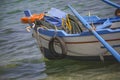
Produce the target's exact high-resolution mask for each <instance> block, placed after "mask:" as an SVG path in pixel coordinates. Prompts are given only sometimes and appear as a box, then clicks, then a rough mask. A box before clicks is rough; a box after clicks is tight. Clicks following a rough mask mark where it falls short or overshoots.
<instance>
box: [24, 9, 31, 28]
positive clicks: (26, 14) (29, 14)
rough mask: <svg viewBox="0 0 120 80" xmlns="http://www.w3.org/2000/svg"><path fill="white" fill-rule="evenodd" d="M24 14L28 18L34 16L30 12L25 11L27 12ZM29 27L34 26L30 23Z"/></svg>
mask: <svg viewBox="0 0 120 80" xmlns="http://www.w3.org/2000/svg"><path fill="white" fill-rule="evenodd" d="M24 14H25V16H26V17H30V16H32V14H31V11H30V10H25V11H24ZM29 25H30V26H33V24H31V23H29Z"/></svg>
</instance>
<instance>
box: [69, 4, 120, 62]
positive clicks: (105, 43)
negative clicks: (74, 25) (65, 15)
mask: <svg viewBox="0 0 120 80" xmlns="http://www.w3.org/2000/svg"><path fill="white" fill-rule="evenodd" d="M68 6H69V8H70V9H71V10H72V12H73V13H74V15H75V16H76V17H77V18H78V19H79V21H80V22H82V23H83V25H84V27H86V28H87V29H88V30H90V31H91V32H92V33H93V35H94V36H95V37H96V38H97V39H98V40H99V41H100V42H101V43H102V44H103V45H104V46H105V48H106V49H107V50H108V51H109V52H110V53H111V54H112V55H113V56H114V57H115V58H116V59H117V60H118V61H119V62H120V55H119V53H118V52H117V51H116V50H115V49H113V48H112V47H111V46H110V45H109V44H108V43H107V42H106V41H105V40H104V39H103V38H102V37H101V36H100V35H99V34H98V33H97V32H96V31H95V30H93V29H92V27H91V26H90V25H89V24H88V22H87V21H86V20H85V19H84V18H83V17H82V16H81V15H80V14H79V13H78V12H77V11H76V10H75V9H74V8H72V7H71V6H70V5H68Z"/></svg>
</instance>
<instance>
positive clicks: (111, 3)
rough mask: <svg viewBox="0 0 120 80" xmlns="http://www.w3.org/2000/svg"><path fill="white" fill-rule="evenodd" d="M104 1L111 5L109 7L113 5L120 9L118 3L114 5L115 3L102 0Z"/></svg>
mask: <svg viewBox="0 0 120 80" xmlns="http://www.w3.org/2000/svg"><path fill="white" fill-rule="evenodd" d="M102 1H103V2H105V3H107V4H109V5H111V6H113V7H116V8H119V9H120V5H118V4H116V3H113V2H111V1H109V0H102Z"/></svg>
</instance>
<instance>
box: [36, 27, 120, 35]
mask: <svg viewBox="0 0 120 80" xmlns="http://www.w3.org/2000/svg"><path fill="white" fill-rule="evenodd" d="M38 32H39V33H40V34H44V35H47V36H54V35H55V33H57V36H60V37H78V36H81V37H83V36H93V34H92V33H91V32H89V31H88V30H86V31H83V32H82V33H78V34H67V33H66V32H65V31H64V30H57V31H55V30H54V29H49V30H46V29H43V28H40V29H39V30H38ZM97 33H98V34H100V35H103V34H114V33H120V28H118V29H116V30H112V29H101V30H97Z"/></svg>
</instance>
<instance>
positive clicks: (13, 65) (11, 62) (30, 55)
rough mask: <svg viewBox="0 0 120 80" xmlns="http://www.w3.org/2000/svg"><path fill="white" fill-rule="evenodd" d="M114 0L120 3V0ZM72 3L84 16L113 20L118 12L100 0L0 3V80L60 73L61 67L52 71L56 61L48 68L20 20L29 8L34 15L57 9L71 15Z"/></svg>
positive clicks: (12, 0)
mask: <svg viewBox="0 0 120 80" xmlns="http://www.w3.org/2000/svg"><path fill="white" fill-rule="evenodd" d="M112 1H114V2H116V3H119V4H120V1H119V0H112ZM68 2H69V3H70V4H71V3H72V5H73V7H74V8H75V9H77V11H78V12H80V13H81V14H82V15H88V12H89V11H90V12H91V15H93V14H96V15H98V16H101V17H110V16H113V12H114V10H115V8H112V7H111V6H108V5H105V3H102V2H101V1H100V0H97V1H96V0H90V1H88V0H74V1H73V0H37V1H34V0H0V80H9V79H11V80H12V79H15V80H16V79H17V80H29V79H30V80H38V79H43V78H45V77H47V74H46V73H45V72H44V71H45V69H46V66H47V67H48V69H50V70H52V71H53V72H54V71H58V73H59V71H60V70H59V69H60V68H58V69H57V70H56V69H53V68H52V67H51V68H49V67H50V66H51V65H49V64H51V63H52V62H50V61H49V62H47V64H48V65H45V63H44V61H43V57H42V55H41V54H40V51H39V49H38V47H37V44H36V41H35V40H34V39H33V38H32V36H31V34H32V33H27V32H26V31H25V26H27V25H25V24H21V23H20V18H21V17H23V16H24V14H23V11H24V10H26V9H30V10H31V11H32V13H33V12H35V13H40V12H42V11H47V10H48V9H50V8H51V7H56V8H59V9H61V10H63V11H65V12H69V13H71V11H70V10H69V9H68V7H67V4H68ZM101 5H102V6H101ZM55 64H56V67H58V66H57V63H55ZM59 65H60V64H59ZM91 65H93V64H91ZM69 66H70V65H69ZM69 66H67V67H68V68H69ZM62 67H63V66H62ZM48 73H49V70H48ZM51 73H52V72H51ZM62 74H63V73H62ZM58 75H59V74H58ZM48 76H49V75H48ZM52 80H54V79H52Z"/></svg>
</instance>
